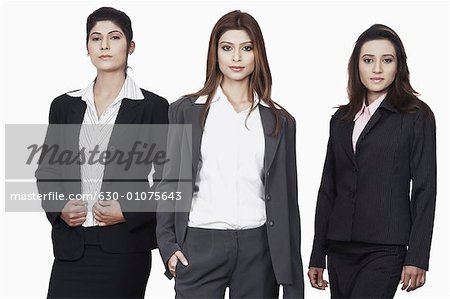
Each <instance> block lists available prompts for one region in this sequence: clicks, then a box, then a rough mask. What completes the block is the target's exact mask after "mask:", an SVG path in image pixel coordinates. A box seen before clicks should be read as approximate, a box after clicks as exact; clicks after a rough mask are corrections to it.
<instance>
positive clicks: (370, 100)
mask: <svg viewBox="0 0 450 299" xmlns="http://www.w3.org/2000/svg"><path fill="white" fill-rule="evenodd" d="M381 95H382V93H374V92H367V93H366V105H367V106H369V105H370V104H372V103H373V102H375V100H377V99H378V98H379V97H380V96H381Z"/></svg>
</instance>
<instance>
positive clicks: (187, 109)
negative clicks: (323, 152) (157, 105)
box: [157, 11, 303, 298]
mask: <svg viewBox="0 0 450 299" xmlns="http://www.w3.org/2000/svg"><path fill="white" fill-rule="evenodd" d="M271 85H272V78H271V73H270V69H269V64H268V61H267V56H266V51H265V45H264V39H263V36H262V33H261V29H260V27H259V25H258V23H257V22H256V20H255V19H254V18H253V17H252V16H251V15H249V14H247V13H243V12H241V11H233V12H230V13H228V14H226V15H224V16H223V17H221V18H220V19H219V21H218V22H217V23H216V25H215V26H214V28H213V30H212V33H211V37H210V42H209V49H208V60H207V70H206V81H205V85H204V87H203V88H202V89H201V90H200V91H198V92H196V93H194V94H190V95H187V96H184V97H182V98H181V99H180V100H178V101H176V102H174V103H172V104H171V106H170V108H169V122H170V123H171V124H189V125H192V140H191V142H190V144H191V146H192V165H189V168H192V171H189V172H190V173H192V183H189V184H191V186H190V187H192V190H191V192H190V194H188V199H184V198H183V199H182V200H184V203H183V205H184V206H185V209H184V210H183V209H182V208H180V207H177V206H175V207H173V210H172V211H170V210H169V211H168V210H167V209H166V208H164V209H163V208H158V210H159V211H160V212H159V213H158V216H157V217H158V218H157V219H158V221H157V239H158V247H159V248H160V252H161V255H162V258H163V261H164V264H165V266H166V269H167V272H166V275H167V276H168V277H169V278H171V277H172V276H174V277H176V278H175V291H176V297H177V298H223V296H224V294H225V289H226V288H227V287H229V292H230V296H231V298H277V297H278V293H279V285H283V290H284V296H285V297H287V298H288V297H292V298H303V274H302V261H301V254H300V217H299V210H298V201H297V170H296V155H295V120H294V118H293V117H292V116H291V115H290V114H289V113H288V112H287V111H286V110H284V109H283V108H281V107H280V106H279V105H277V104H276V103H275V102H274V101H273V100H272V98H271ZM169 140H170V137H169ZM182 148H183V147H182V146H179V147H177V146H172V148H170V142H169V152H172V151H173V150H178V151H181V150H182ZM173 158H174V160H175V161H181V159H179V158H177V157H176V155H174V156H173ZM180 164H182V163H180ZM182 168H183V167H182V165H181V166H180V165H175V164H174V165H171V167H166V168H165V173H164V177H166V178H169V179H170V178H172V179H173V178H181V177H182V174H181V173H182V172H183V169H182ZM169 179H168V180H167V181H163V182H162V183H161V184H160V186H159V187H160V188H161V190H169V189H171V188H170V187H169V185H170V180H169ZM180 184H181V183H178V184H177V186H175V187H173V188H179V186H180ZM177 204H178V205H180V203H177ZM161 207H162V205H161Z"/></svg>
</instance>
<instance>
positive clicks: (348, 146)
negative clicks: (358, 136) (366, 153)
mask: <svg viewBox="0 0 450 299" xmlns="http://www.w3.org/2000/svg"><path fill="white" fill-rule="evenodd" d="M337 122H338V124H339V126H337V128H336V135H337V140H339V143H341V145H342V147H343V148H344V152H345V154H346V155H347V156H348V158H349V159H350V160H351V161H352V162H353V163H355V154H354V152H353V143H352V134H353V127H354V126H355V122H353V121H345V120H342V119H339V118H338V120H337Z"/></svg>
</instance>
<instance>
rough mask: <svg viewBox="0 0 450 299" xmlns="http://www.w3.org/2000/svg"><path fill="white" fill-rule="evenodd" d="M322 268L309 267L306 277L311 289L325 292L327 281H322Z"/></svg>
mask: <svg viewBox="0 0 450 299" xmlns="http://www.w3.org/2000/svg"><path fill="white" fill-rule="evenodd" d="M323 270H324V269H323V268H316V267H309V270H308V277H309V282H310V283H311V286H312V287H313V288H316V289H319V290H325V288H326V287H328V281H326V280H324V279H323Z"/></svg>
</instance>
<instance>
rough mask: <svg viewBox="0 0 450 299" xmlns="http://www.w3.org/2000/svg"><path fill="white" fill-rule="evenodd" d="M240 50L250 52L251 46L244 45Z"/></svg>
mask: <svg viewBox="0 0 450 299" xmlns="http://www.w3.org/2000/svg"><path fill="white" fill-rule="evenodd" d="M242 50H244V51H247V52H250V51H251V50H253V47H252V46H245V47H243V48H242Z"/></svg>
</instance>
